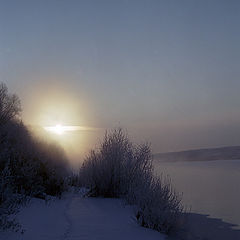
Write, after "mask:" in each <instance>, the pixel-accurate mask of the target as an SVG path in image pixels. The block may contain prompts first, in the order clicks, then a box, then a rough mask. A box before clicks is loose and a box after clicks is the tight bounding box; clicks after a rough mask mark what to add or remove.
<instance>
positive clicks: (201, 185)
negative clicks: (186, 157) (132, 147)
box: [154, 160, 240, 229]
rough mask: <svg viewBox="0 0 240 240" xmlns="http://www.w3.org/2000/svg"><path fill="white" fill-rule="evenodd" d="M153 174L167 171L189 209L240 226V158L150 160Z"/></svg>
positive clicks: (165, 173)
mask: <svg viewBox="0 0 240 240" xmlns="http://www.w3.org/2000/svg"><path fill="white" fill-rule="evenodd" d="M154 167H155V171H156V173H157V174H161V173H163V174H164V175H169V176H170V177H171V179H172V183H173V186H174V187H175V188H176V190H177V191H178V192H180V193H183V204H184V205H186V206H187V207H188V208H191V212H193V213H200V214H209V215H210V217H214V218H221V219H222V220H223V221H225V222H229V223H233V224H237V225H238V227H236V228H238V229H240V208H239V203H240V184H239V183H240V160H219V161H202V162H172V163H169V162H159V161H158V162H157V161H155V162H154Z"/></svg>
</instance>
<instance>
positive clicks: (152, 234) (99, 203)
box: [0, 194, 165, 240]
mask: <svg viewBox="0 0 240 240" xmlns="http://www.w3.org/2000/svg"><path fill="white" fill-rule="evenodd" d="M18 218H19V221H20V223H21V224H22V226H23V228H24V229H25V230H26V231H25V233H24V234H20V233H11V232H4V233H3V232H0V240H110V239H111V240H113V239H114V240H120V239H121V240H125V239H126V240H130V239H131V240H132V239H138V240H164V239H165V237H164V235H162V234H160V233H158V232H156V231H153V230H150V229H146V228H142V227H140V226H138V225H137V223H136V222H135V221H134V220H133V218H132V210H131V208H130V207H129V206H126V207H124V206H123V205H122V202H121V201H120V200H119V199H101V198H82V197H81V196H80V195H79V194H75V195H74V194H72V195H70V194H69V195H68V196H65V197H64V198H63V199H62V200H55V201H53V202H52V203H51V204H49V205H46V204H45V202H44V201H43V200H40V199H33V200H32V202H31V203H30V205H28V206H27V207H25V208H23V209H22V210H21V211H20V213H19V214H18Z"/></svg>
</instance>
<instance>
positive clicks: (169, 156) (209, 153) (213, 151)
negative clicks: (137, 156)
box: [153, 146, 240, 162]
mask: <svg viewBox="0 0 240 240" xmlns="http://www.w3.org/2000/svg"><path fill="white" fill-rule="evenodd" d="M153 157H154V160H158V161H172V162H177V161H212V160H234V159H240V146H231V147H221V148H209V149H196V150H187V151H180V152H167V153H157V154H154V156H153Z"/></svg>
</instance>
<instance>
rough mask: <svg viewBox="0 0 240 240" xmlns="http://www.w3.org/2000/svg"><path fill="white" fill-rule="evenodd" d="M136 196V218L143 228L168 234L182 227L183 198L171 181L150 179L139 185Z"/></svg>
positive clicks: (159, 178)
mask: <svg viewBox="0 0 240 240" xmlns="http://www.w3.org/2000/svg"><path fill="white" fill-rule="evenodd" d="M131 194H132V193H130V196H131ZM134 196H135V203H134V204H135V216H136V219H137V222H138V223H139V224H140V225H141V226H143V227H147V228H151V229H155V230H157V231H159V232H163V233H166V234H168V233H170V232H174V231H176V230H177V229H178V228H180V227H181V226H182V221H183V214H182V213H183V210H184V209H183V206H182V204H181V197H180V196H179V195H178V194H177V193H176V192H175V191H174V189H173V188H172V185H171V182H170V179H168V178H163V177H150V178H149V179H148V181H142V182H141V183H140V184H139V185H138V187H137V188H136V189H135V190H134Z"/></svg>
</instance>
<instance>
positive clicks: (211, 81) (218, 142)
mask: <svg viewBox="0 0 240 240" xmlns="http://www.w3.org/2000/svg"><path fill="white" fill-rule="evenodd" d="M239 25H240V2H239V1H237V0H236V1H234V0H225V1H221V0H216V1H214V0H209V1H207V0H203V1H192V0H191V1H190V0H189V1H185V0H183V1H177V0H175V1H173V0H172V1H160V0H155V1H154V0H148V1H147V0H145V1H142V0H138V1H134V0H132V1H131V0H129V1H128V0H125V1H124V0H122V1H115V0H111V1H110V0H109V1H104V0H103V1H97V0H96V1H91V0H90V1H81V0H79V1H77V0H68V1H67V0H58V1H56V0H49V1H46V0H42V1H40V0H39V1H35V0H32V1H30V0H29V1H25V0H21V1H17V0H16V1H12V0H0V81H2V82H5V83H6V84H7V86H8V88H9V91H10V92H16V93H17V94H18V95H19V97H20V98H21V101H22V107H23V112H22V118H23V120H24V122H25V123H26V124H29V125H36V126H42V127H43V126H51V125H55V124H59V123H61V124H63V125H77V126H87V127H90V128H93V129H95V130H93V131H78V132H76V133H74V134H72V135H74V137H73V136H68V138H70V139H74V140H72V142H71V143H69V145H71V146H72V148H73V149H75V150H74V151H76V154H77V153H78V151H80V150H79V149H81V150H82V151H85V150H86V149H88V148H92V147H94V146H95V145H96V143H97V141H99V139H100V138H101V136H102V134H103V132H104V131H105V129H110V128H113V127H118V126H122V127H123V128H126V129H128V132H129V135H130V136H132V138H133V139H134V140H135V141H149V142H151V145H152V150H153V152H155V153H156V152H166V151H179V150H185V149H193V148H206V147H221V146H229V145H239V144H240V94H239V91H240V78H239V77H240V67H239V65H240V47H239V42H240V28H239ZM59 138H60V137H59ZM61 138H63V137H62V136H61ZM73 142H74V144H73ZM78 144H79V145H78Z"/></svg>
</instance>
